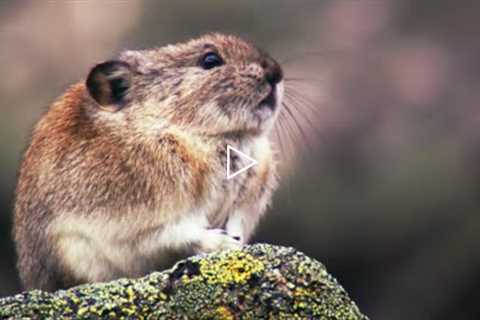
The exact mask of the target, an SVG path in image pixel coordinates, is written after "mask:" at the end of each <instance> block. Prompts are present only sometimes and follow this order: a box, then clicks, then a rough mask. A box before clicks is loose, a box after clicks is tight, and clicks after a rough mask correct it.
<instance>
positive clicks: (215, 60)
mask: <svg viewBox="0 0 480 320" xmlns="http://www.w3.org/2000/svg"><path fill="white" fill-rule="evenodd" d="M222 64H223V60H222V58H221V57H220V56H219V55H218V54H216V53H215V52H209V53H207V54H206V55H204V56H203V57H202V59H200V66H201V67H202V68H203V69H205V70H209V69H212V68H215V67H218V66H221V65H222Z"/></svg>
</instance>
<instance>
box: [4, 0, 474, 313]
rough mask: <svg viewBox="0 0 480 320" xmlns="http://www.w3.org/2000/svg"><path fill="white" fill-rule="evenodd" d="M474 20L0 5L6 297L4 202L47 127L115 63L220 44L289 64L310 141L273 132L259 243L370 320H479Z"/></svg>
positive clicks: (9, 272)
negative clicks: (308, 269)
mask: <svg viewBox="0 0 480 320" xmlns="http://www.w3.org/2000/svg"><path fill="white" fill-rule="evenodd" d="M479 19H480V2H476V1H448V0H426V1H417V0H402V1H400V0H398V1H393V0H370V1H369V0H365V1H362V0H330V1H327V0H311V1H308V0H304V1H303V0H295V1H293V0H291V1H287V0H262V1H253V0H252V1H240V0H237V1H220V0H203V1H195V0H191V1H187V0H180V1H145V2H139V1H63V2H60V1H58V2H53V1H51V2H47V1H32V2H27V1H22V2H13V1H10V2H9V1H2V2H0V70H1V81H0V97H1V100H0V111H1V113H0V154H1V157H0V179H1V181H2V183H1V184H0V296H5V295H10V294H13V293H15V292H18V291H19V290H20V288H19V284H18V279H17V275H16V271H15V258H14V250H13V243H12V241H11V236H10V229H11V222H12V204H13V190H14V186H15V178H16V170H17V168H18V165H19V161H20V158H21V153H22V151H23V150H24V148H25V146H26V144H27V141H28V136H29V133H30V130H31V127H32V125H33V124H34V122H35V121H36V120H37V119H38V117H39V116H40V114H41V113H43V112H44V111H45V110H46V108H47V107H48V105H49V104H50V103H51V102H52V100H53V99H55V97H57V96H58V95H60V94H61V93H62V92H63V90H64V89H65V88H66V87H67V86H68V85H70V84H72V83H74V82H76V81H78V80H80V79H82V78H83V77H84V76H85V75H86V73H87V72H88V69H89V67H90V66H91V65H92V64H94V63H96V62H99V61H102V60H106V59H108V58H110V57H113V56H115V54H116V53H118V52H119V51H120V50H122V49H126V48H129V49H135V48H148V47H152V46H161V45H164V44H166V43H172V42H177V41H181V40H185V39H188V38H190V37H194V36H197V35H200V34H202V33H204V32H207V31H221V32H228V33H235V34H238V35H240V36H244V37H246V38H248V39H250V40H253V41H255V42H256V43H257V44H258V45H259V46H261V47H263V48H265V49H267V50H268V51H269V52H270V53H271V54H272V55H273V56H275V57H276V58H277V59H278V60H279V61H281V62H285V64H284V68H285V70H286V76H287V77H288V78H295V79H297V80H295V81H293V80H292V81H291V82H289V88H290V92H297V94H296V98H295V101H296V105H297V107H296V108H295V110H294V114H295V118H296V119H297V121H298V122H299V123H300V124H301V126H302V127H303V130H304V131H305V135H306V136H307V137H304V136H303V135H302V134H300V133H299V132H298V131H299V130H298V129H297V128H296V127H295V124H294V123H293V121H292V120H291V119H290V120H289V122H288V123H287V122H285V121H284V122H283V123H282V125H281V126H279V127H278V129H279V131H280V132H281V135H280V136H281V140H282V142H283V143H284V147H283V153H282V156H281V161H282V162H283V163H284V166H283V168H284V170H283V171H284V179H283V181H282V187H281V189H280V190H279V192H278V193H277V194H276V197H275V200H274V206H273V208H272V209H271V210H270V211H271V212H270V213H269V214H268V215H267V218H266V219H265V220H264V221H263V223H262V224H261V227H260V229H259V232H258V233H257V236H256V239H255V240H256V241H264V242H270V243H276V244H282V245H288V246H295V247H296V248H298V249H300V250H302V251H304V252H306V253H307V254H309V255H311V256H313V257H315V258H317V259H318V260H320V261H322V262H323V263H325V265H326V266H327V268H328V269H329V271H330V272H332V273H333V274H334V275H335V276H336V277H337V278H338V280H339V281H340V283H342V284H343V286H344V287H345V288H346V289H347V291H349V292H350V294H351V296H352V297H353V299H354V300H355V301H356V302H357V303H358V304H359V306H360V308H361V309H362V310H363V311H364V312H365V313H366V314H368V315H369V316H370V317H371V318H372V319H411V320H415V319H450V318H452V317H454V318H455V319H457V320H461V319H478V318H479V317H480V311H479V308H478V307H477V305H476V303H477V300H478V298H479V297H480V296H479V294H478V293H477V288H478V287H479V286H480V250H479V248H478V246H479V244H480V215H479V209H480V198H479V196H480V185H479V183H480V168H479V165H478V164H479V160H480V110H479V102H480V59H479V55H480V37H479V35H480V24H479V23H478V21H479ZM288 90H289V89H287V92H288ZM312 108H313V110H312ZM306 118H308V120H309V121H307V120H306ZM285 119H286V118H285ZM292 140H293V141H296V142H297V143H292ZM293 145H296V146H297V149H296V150H295V149H293ZM293 154H299V156H296V157H292V156H291V155H293ZM285 164H287V165H285Z"/></svg>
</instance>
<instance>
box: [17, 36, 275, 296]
mask: <svg viewBox="0 0 480 320" xmlns="http://www.w3.org/2000/svg"><path fill="white" fill-rule="evenodd" d="M282 79H283V74H282V69H281V67H280V66H279V64H278V63H277V62H276V61H275V60H273V59H272V58H271V57H270V56H269V55H268V54H266V53H265V52H263V51H261V50H259V49H258V48H256V47H255V46H254V45H252V44H250V43H248V42H246V41H244V40H241V39H239V38H237V37H234V36H229V35H222V34H208V35H205V36H202V37H200V38H198V39H194V40H191V41H188V42H186V43H182V44H176V45H169V46H165V47H162V48H157V49H151V50H141V51H126V52H123V53H121V54H120V55H119V57H118V59H116V60H111V61H107V62H104V63H101V64H98V65H96V66H95V67H94V68H93V69H92V70H91V71H90V73H89V74H88V76H87V80H86V81H85V82H84V83H78V84H76V85H74V86H72V87H71V88H70V89H68V90H67V91H66V93H65V94H64V95H63V96H61V97H60V98H59V99H58V100H57V101H56V102H54V103H53V105H52V106H51V107H50V108H49V110H48V112H47V113H46V114H45V115H44V116H43V117H42V118H41V120H40V121H39V123H38V124H37V125H36V128H35V129H34V132H33V135H32V139H31V142H30V146H29V147H28V149H27V151H26V154H25V157H24V160H23V163H22V165H21V169H20V175H19V180H18V186H17V190H16V203H15V226H14V235H15V241H16V247H17V253H18V268H19V271H20V276H21V279H22V282H23V285H24V287H25V288H26V289H32V288H37V289H43V290H56V289H60V288H67V287H70V286H73V285H77V284H81V283H86V282H97V281H108V280H112V279H115V278H119V277H137V276H142V275H145V274H147V273H148V272H151V271H154V270H158V269H160V268H162V267H164V266H165V265H166V264H167V261H169V259H171V257H172V256H174V255H175V253H177V252H187V253H188V252H190V253H194V252H212V251H215V250H221V249H227V248H236V247H238V246H240V245H241V244H243V243H245V242H246V241H247V240H248V239H249V237H250V236H251V234H252V232H253V229H254V228H255V226H256V225H257V223H258V220H259V218H260V217H261V216H262V214H263V213H264V212H265V209H266V207H267V205H268V204H269V202H270V199H271V195H272V192H273V190H274V189H275V187H276V184H277V182H276V173H275V161H274V158H273V154H272V150H271V147H270V142H269V140H268V133H269V131H270V129H271V128H272V126H273V124H274V122H275V119H276V116H277V114H278V112H279V109H280V106H281V100H282V96H283V81H282ZM227 144H229V145H232V146H234V147H235V148H236V149H238V150H241V151H242V152H245V153H246V154H249V155H251V156H252V157H253V158H255V159H256V160H257V161H258V165H256V166H255V167H253V168H251V169H250V170H248V171H247V172H246V173H245V174H241V175H237V176H236V177H235V178H233V179H230V180H227V178H226V176H225V162H226V147H227ZM232 161H233V165H234V166H237V167H241V166H242V165H243V164H242V163H241V162H242V161H243V160H242V159H240V158H235V159H233V158H232Z"/></svg>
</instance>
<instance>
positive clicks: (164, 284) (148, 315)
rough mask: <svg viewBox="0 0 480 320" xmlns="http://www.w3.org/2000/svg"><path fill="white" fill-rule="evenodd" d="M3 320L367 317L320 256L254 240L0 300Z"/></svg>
mask: <svg viewBox="0 0 480 320" xmlns="http://www.w3.org/2000/svg"><path fill="white" fill-rule="evenodd" d="M0 318H1V319H5V318H6V319H9V318H11V319H17V318H18V319H19V318H33V319H46V318H50V319H58V318H70V319H225V320H230V319H232V320H233V319H332V320H333V319H348V320H350V319H351V320H354V319H367V317H365V316H364V315H362V314H361V312H360V311H359V310H358V308H357V306H356V305H355V303H354V302H352V301H351V300H350V299H349V297H348V295H347V293H346V292H345V290H344V289H343V288H342V287H341V286H340V285H339V284H338V283H337V282H336V280H335V279H334V278H332V277H331V276H330V275H329V274H328V273H327V271H326V269H325V267H324V266H323V265H322V264H321V263H319V262H318V261H316V260H314V259H311V258H309V257H307V256H305V255H304V254H303V253H300V252H298V251H296V250H295V249H293V248H285V247H277V246H270V245H266V244H257V245H252V246H245V247H244V248H243V249H242V250H231V251H223V252H218V253H214V254H210V255H204V256H195V257H191V258H189V259H187V260H183V261H180V262H179V263H177V264H176V265H175V266H174V267H173V268H172V269H170V270H167V271H164V272H154V273H152V274H150V275H149V276H146V277H144V278H141V279H120V280H116V281H113V282H109V283H96V284H87V285H82V286H78V287H75V288H72V289H69V290H60V291H57V292H54V293H48V292H42V291H38V290H34V291H29V292H24V293H21V294H18V295H15V296H13V297H8V298H3V299H0Z"/></svg>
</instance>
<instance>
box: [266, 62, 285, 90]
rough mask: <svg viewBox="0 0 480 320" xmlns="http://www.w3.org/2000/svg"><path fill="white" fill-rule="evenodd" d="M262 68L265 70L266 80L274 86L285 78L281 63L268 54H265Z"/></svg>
mask: <svg viewBox="0 0 480 320" xmlns="http://www.w3.org/2000/svg"><path fill="white" fill-rule="evenodd" d="M262 68H263V69H264V70H265V80H266V81H267V82H268V83H269V84H270V85H271V86H272V88H274V87H275V86H276V85H277V84H278V83H279V82H280V81H282V79H283V70H282V67H280V64H279V63H278V62H277V61H275V60H274V59H273V58H272V57H270V56H269V55H268V54H264V58H263V61H262Z"/></svg>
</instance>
